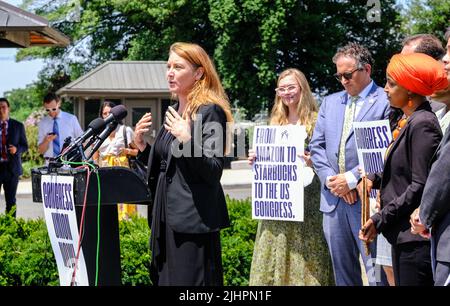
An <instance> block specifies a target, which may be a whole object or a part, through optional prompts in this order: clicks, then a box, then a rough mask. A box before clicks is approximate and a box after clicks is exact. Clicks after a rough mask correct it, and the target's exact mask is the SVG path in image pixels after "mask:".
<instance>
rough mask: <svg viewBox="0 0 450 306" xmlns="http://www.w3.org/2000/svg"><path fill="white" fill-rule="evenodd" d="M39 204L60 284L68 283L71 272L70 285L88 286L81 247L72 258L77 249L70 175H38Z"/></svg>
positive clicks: (77, 237)
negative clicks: (39, 188) (41, 207)
mask: <svg viewBox="0 0 450 306" xmlns="http://www.w3.org/2000/svg"><path fill="white" fill-rule="evenodd" d="M41 192H42V204H43V206H44V213H45V223H46V224H47V230H48V235H49V237H50V242H51V244H52V248H53V253H54V254H55V259H56V264H57V266H58V273H59V282H60V285H61V286H70V285H71V283H72V278H73V276H74V269H75V263H76V273H75V279H74V281H73V284H72V285H74V286H89V282H88V276H87V269H86V263H85V261H84V257H83V251H82V250H81V249H80V255H79V258H78V261H77V262H76V254H77V250H78V241H79V236H78V226H77V217H76V214H75V201H74V198H73V177H72V176H62V175H60V176H58V175H42V177H41Z"/></svg>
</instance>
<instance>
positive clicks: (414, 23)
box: [403, 0, 450, 39]
mask: <svg viewBox="0 0 450 306" xmlns="http://www.w3.org/2000/svg"><path fill="white" fill-rule="evenodd" d="M449 26H450V2H449V1H442V0H413V1H412V2H411V4H410V6H409V7H408V12H407V14H405V18H404V22H403V28H404V32H405V33H406V34H408V35H412V34H418V33H431V34H434V35H436V36H437V37H439V38H441V39H443V38H444V33H445V30H446V29H447V27H449Z"/></svg>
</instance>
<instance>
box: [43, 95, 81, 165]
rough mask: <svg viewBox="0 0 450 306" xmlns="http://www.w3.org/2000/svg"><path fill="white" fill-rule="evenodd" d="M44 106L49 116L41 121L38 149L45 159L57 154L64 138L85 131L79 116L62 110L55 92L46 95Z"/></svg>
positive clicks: (78, 134)
mask: <svg viewBox="0 0 450 306" xmlns="http://www.w3.org/2000/svg"><path fill="white" fill-rule="evenodd" d="M44 108H45V110H46V111H47V116H45V117H44V118H42V120H41V121H40V122H39V125H38V127H39V133H38V144H39V145H38V150H39V153H41V154H43V155H44V158H45V159H49V158H52V157H55V156H57V155H58V154H59V153H60V152H61V149H62V147H63V144H64V140H65V139H66V138H67V137H72V140H73V139H75V138H77V137H78V136H80V135H81V134H82V133H83V130H82V129H81V127H80V123H79V122H78V119H77V117H75V116H74V115H72V114H69V113H66V112H63V111H62V110H61V101H60V99H59V97H58V96H57V95H55V94H54V93H49V94H47V95H46V96H45V97H44Z"/></svg>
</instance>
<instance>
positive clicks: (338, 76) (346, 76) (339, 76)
mask: <svg viewBox="0 0 450 306" xmlns="http://www.w3.org/2000/svg"><path fill="white" fill-rule="evenodd" d="M363 69H364V68H361V67H360V68H355V70H353V71H350V72H344V73H335V74H333V76H334V77H335V78H336V80H338V82H340V81H341V79H342V77H344V79H346V80H347V81H348V80H351V79H352V77H353V73H355V72H356V71H358V70H363Z"/></svg>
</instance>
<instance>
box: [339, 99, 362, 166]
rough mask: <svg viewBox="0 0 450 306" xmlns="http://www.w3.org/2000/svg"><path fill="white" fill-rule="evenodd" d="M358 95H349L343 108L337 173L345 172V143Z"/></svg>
mask: <svg viewBox="0 0 450 306" xmlns="http://www.w3.org/2000/svg"><path fill="white" fill-rule="evenodd" d="M358 99H359V96H355V97H351V100H350V104H349V105H347V106H346V108H345V117H344V125H343V126H342V134H341V142H340V144H339V158H338V164H339V173H345V143H346V142H347V137H348V134H349V133H350V130H351V128H352V124H353V117H354V116H355V108H356V101H357V100H358Z"/></svg>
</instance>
